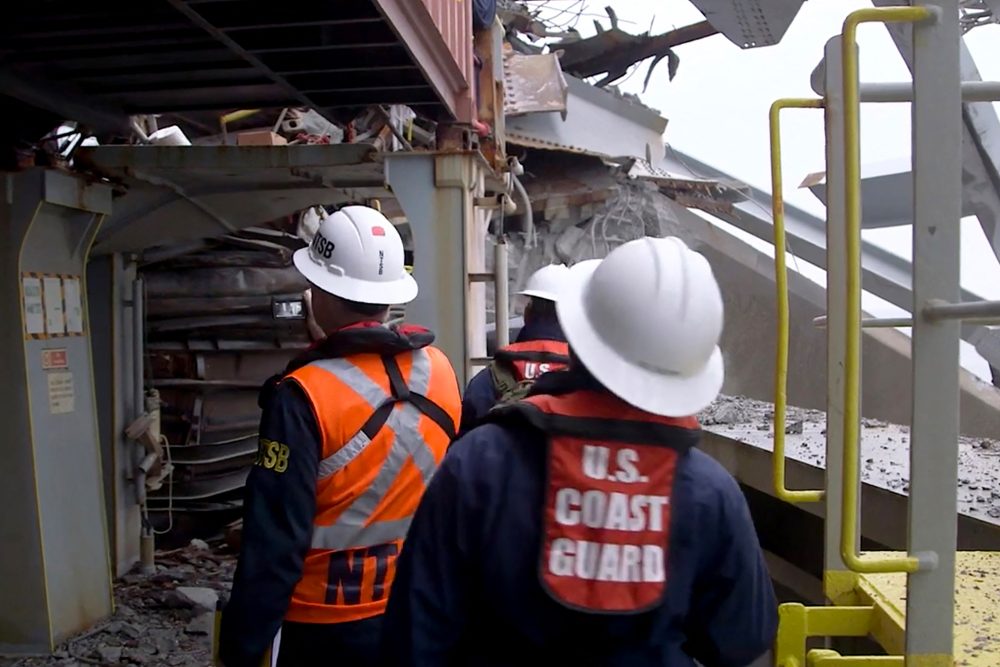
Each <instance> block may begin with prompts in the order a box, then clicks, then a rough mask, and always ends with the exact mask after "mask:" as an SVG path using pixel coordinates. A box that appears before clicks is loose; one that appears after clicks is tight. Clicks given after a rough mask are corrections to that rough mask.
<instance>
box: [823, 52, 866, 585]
mask: <svg viewBox="0 0 1000 667" xmlns="http://www.w3.org/2000/svg"><path fill="white" fill-rule="evenodd" d="M825 48H826V62H827V68H826V73H825V74H826V90H827V91H828V94H827V96H826V107H825V110H824V113H825V115H826V119H825V120H826V122H825V126H826V168H827V181H826V195H827V201H828V202H829V203H828V204H827V209H826V218H827V223H826V247H827V253H828V255H827V257H828V260H829V261H828V262H826V264H827V266H826V270H827V281H826V312H827V313H829V314H828V315H827V320H828V322H827V336H826V415H827V417H826V473H825V479H824V484H825V486H824V488H825V489H826V494H825V496H824V498H823V500H824V506H825V510H826V521H825V522H824V527H823V530H824V539H823V545H824V546H823V570H824V572H842V571H844V570H846V569H847V567H846V566H845V565H844V561H843V558H841V555H840V521H841V514H842V512H843V510H842V507H843V502H844V472H843V470H844V354H845V349H846V345H847V340H846V335H845V334H846V331H845V322H844V320H845V317H846V314H847V287H846V279H845V276H844V273H845V271H846V270H847V265H846V252H847V250H846V239H845V237H844V225H845V214H844V209H845V199H844V173H845V168H844V92H843V88H842V86H841V81H842V79H843V67H842V63H841V60H842V57H841V51H840V38H839V37H832V38H830V40H829V41H828V42H827V43H826V47H825ZM858 393H859V397H858V400H859V401H860V400H861V396H860V393H861V392H858ZM860 413H861V412H860V409H859V414H860ZM858 498H859V499H860V498H861V494H860V493H859V494H858ZM859 502H860V501H859ZM856 546H857V545H856Z"/></svg>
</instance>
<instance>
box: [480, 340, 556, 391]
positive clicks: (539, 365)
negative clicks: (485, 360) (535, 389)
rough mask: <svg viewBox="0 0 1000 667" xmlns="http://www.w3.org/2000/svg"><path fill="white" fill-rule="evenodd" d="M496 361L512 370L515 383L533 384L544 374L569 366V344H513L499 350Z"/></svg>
mask: <svg viewBox="0 0 1000 667" xmlns="http://www.w3.org/2000/svg"><path fill="white" fill-rule="evenodd" d="M494 359H495V360H496V363H502V364H504V365H505V366H507V367H508V368H509V369H511V372H512V374H513V375H514V380H515V381H517V382H523V381H524V380H528V381H532V382H533V381H534V380H536V379H538V376H539V375H541V374H543V373H548V372H550V371H561V370H563V369H565V368H566V367H567V366H568V365H569V344H568V343H564V342H561V341H557V340H528V341H524V342H522V343H511V344H510V345H508V346H507V347H505V348H503V349H501V350H497V352H496V355H495V356H494Z"/></svg>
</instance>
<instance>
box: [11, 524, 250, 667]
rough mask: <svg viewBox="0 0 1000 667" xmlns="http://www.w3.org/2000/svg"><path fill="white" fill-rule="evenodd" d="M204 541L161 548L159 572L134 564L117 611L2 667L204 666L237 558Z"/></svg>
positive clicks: (119, 591)
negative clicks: (50, 649)
mask: <svg viewBox="0 0 1000 667" xmlns="http://www.w3.org/2000/svg"><path fill="white" fill-rule="evenodd" d="M199 542H201V540H194V541H193V543H192V544H191V545H189V546H187V547H184V548H181V549H175V550H172V551H161V552H159V553H158V554H157V558H156V563H157V565H156V573H155V574H152V575H148V576H147V575H145V574H142V573H140V571H139V568H138V566H137V567H136V568H135V570H133V572H131V573H129V574H126V575H125V576H123V577H122V578H121V579H119V580H118V581H116V582H115V613H114V615H113V616H112V617H111V618H109V619H107V620H106V621H104V622H102V623H100V624H98V625H96V626H94V627H93V628H91V629H90V630H88V631H86V632H84V633H82V634H80V635H77V636H76V637H74V638H72V639H70V640H69V641H67V642H65V643H64V644H62V645H61V646H59V647H58V648H57V649H56V651H55V653H54V654H53V655H52V656H49V657H37V658H36V657H25V658H14V657H9V656H8V657H0V667H42V666H45V667H84V666H85V665H122V666H131V667H140V666H146V665H151V666H152V665H155V666H160V665H167V666H170V667H204V666H205V665H210V664H211V650H212V634H213V632H214V625H215V618H214V616H215V606H216V601H217V600H218V598H219V595H220V594H222V593H227V592H228V591H229V589H230V588H231V586H232V577H233V571H234V570H235V567H236V556H235V554H234V553H233V552H232V551H231V550H229V549H228V548H226V547H225V545H220V546H218V547H216V548H214V549H213V548H211V547H208V545H206V544H205V543H204V542H201V543H200V544H198V543H199Z"/></svg>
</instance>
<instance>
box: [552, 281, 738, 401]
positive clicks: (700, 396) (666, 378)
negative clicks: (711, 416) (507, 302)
mask: <svg viewBox="0 0 1000 667" xmlns="http://www.w3.org/2000/svg"><path fill="white" fill-rule="evenodd" d="M592 276H593V270H590V271H587V272H583V273H580V274H577V275H575V276H571V277H570V279H569V280H567V281H566V285H565V286H564V288H563V291H562V292H561V293H560V294H559V300H558V301H557V302H556V313H557V315H558V317H559V323H560V325H561V326H562V330H563V332H564V333H565V335H566V340H567V341H568V342H569V346H570V348H571V349H572V350H573V353H574V354H575V355H576V356H577V357H578V358H579V359H580V361H581V362H582V363H583V365H584V366H586V367H587V370H588V371H590V373H591V375H593V376H594V377H595V378H596V379H597V380H598V381H599V382H600V383H601V384H602V385H604V386H605V387H606V388H607V389H608V390H609V391H611V392H612V393H613V394H615V395H616V396H618V397H619V398H621V399H622V400H624V401H625V402H626V403H628V404H630V405H633V406H635V407H637V408H639V409H640V410H645V411H646V412H650V413H652V414H655V415H661V416H664V417H687V416H690V415H695V414H697V413H698V412H700V411H702V410H704V409H705V408H706V407H708V406H709V405H710V404H711V403H712V401H714V400H715V398H716V397H717V396H718V395H719V392H720V391H721V390H722V382H723V379H724V378H725V368H724V364H723V359H722V351H721V350H720V349H719V347H718V346H716V348H715V350H714V351H713V352H712V355H711V357H710V358H709V360H708V363H706V364H705V365H704V366H703V367H702V369H701V370H700V371H698V372H697V373H694V374H692V375H687V376H683V375H665V374H663V373H660V372H657V371H654V370H651V369H649V368H647V367H645V366H640V365H638V364H636V363H635V362H633V361H631V360H629V359H627V358H626V357H624V356H623V355H622V354H620V353H619V352H617V351H616V350H614V349H613V348H612V347H610V346H609V345H608V344H607V343H605V342H604V340H603V339H602V338H601V336H600V334H599V333H598V332H597V329H596V328H595V326H594V323H593V322H591V321H590V319H589V317H588V316H587V310H586V308H585V303H584V295H585V294H586V292H587V286H588V285H589V283H590V280H591V278H592ZM605 324H607V323H605ZM616 326H625V325H624V324H622V323H617V324H616Z"/></svg>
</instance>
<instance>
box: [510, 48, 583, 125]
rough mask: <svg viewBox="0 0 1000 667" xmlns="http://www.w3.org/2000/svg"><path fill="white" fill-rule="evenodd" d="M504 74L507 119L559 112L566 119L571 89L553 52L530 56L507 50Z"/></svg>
mask: <svg viewBox="0 0 1000 667" xmlns="http://www.w3.org/2000/svg"><path fill="white" fill-rule="evenodd" d="M503 73H504V77H503V85H504V101H503V111H504V115H505V116H522V115H524V114H528V113H537V112H545V111H558V112H561V113H562V114H563V118H565V117H566V98H567V96H568V94H569V93H568V87H567V84H566V78H565V77H564V76H563V73H562V69H561V67H560V66H559V58H558V56H556V55H555V54H554V53H546V54H542V55H537V56H534V55H532V56H529V55H523V54H520V53H517V52H515V51H512V50H508V51H507V53H505V54H504V61H503Z"/></svg>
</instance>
